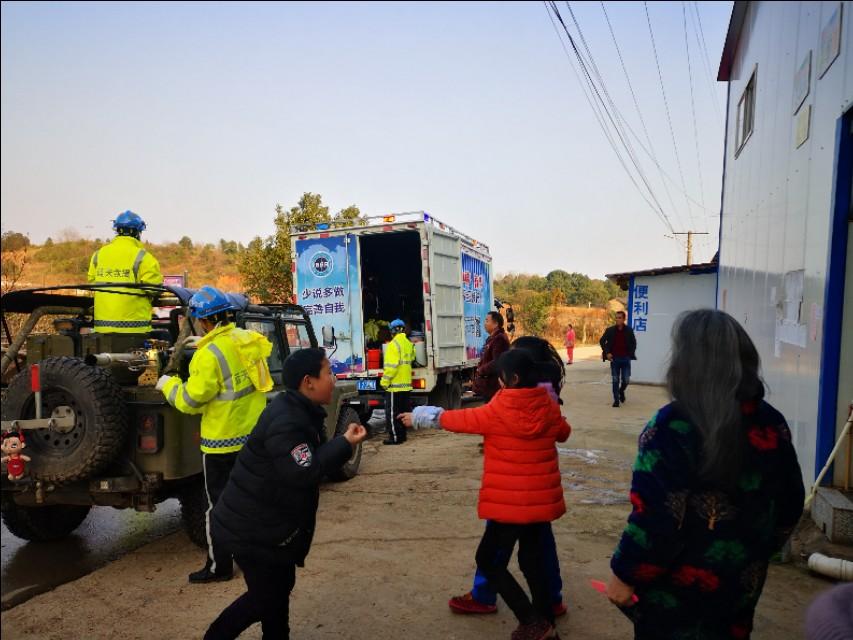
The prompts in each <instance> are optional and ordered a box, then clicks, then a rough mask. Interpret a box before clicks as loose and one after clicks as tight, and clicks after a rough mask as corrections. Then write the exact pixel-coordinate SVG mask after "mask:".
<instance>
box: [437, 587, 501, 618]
mask: <svg viewBox="0 0 853 640" xmlns="http://www.w3.org/2000/svg"><path fill="white" fill-rule="evenodd" d="M447 606H449V607H450V608H451V610H452V611H453V613H497V612H498V607H497V605H494V604H483V603H482V602H480V601H478V600H475V599H474V596H472V595H471V592H470V591H469V592H468V593H466V594H465V595H461V596H455V597H453V598H451V599H450V600H449V601H448V603H447Z"/></svg>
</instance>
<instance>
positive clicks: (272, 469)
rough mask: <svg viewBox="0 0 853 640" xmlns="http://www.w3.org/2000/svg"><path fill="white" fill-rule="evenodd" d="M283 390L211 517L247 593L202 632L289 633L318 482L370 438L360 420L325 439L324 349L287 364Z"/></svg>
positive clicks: (327, 377) (330, 379) (327, 388)
mask: <svg viewBox="0 0 853 640" xmlns="http://www.w3.org/2000/svg"><path fill="white" fill-rule="evenodd" d="M284 385H285V387H286V391H284V392H283V393H281V394H279V395H278V396H277V397H276V398H275V400H273V401H272V402H271V403H270V404H269V405H268V406H267V408H266V409H265V410H264V412H263V413H262V414H261V417H260V418H259V419H258V424H257V425H256V426H255V428H254V430H253V431H252V433H251V435H250V436H249V440H248V442H246V444H245V446H244V447H243V449H242V450H241V451H240V454H239V455H238V457H237V462H236V463H235V465H234V470H233V471H232V472H231V476H230V478H229V479H228V484H227V485H226V487H225V490H224V491H223V492H222V496H221V497H220V498H219V502H217V503H216V506H215V507H214V509H213V513H212V515H211V536H212V537H213V539H214V540H215V541H216V542H217V544H220V545H221V546H222V548H224V549H227V550H229V551H230V552H231V553H233V554H234V559H235V560H236V561H237V564H238V565H240V568H241V569H242V570H243V577H244V578H245V580H246V586H247V588H248V591H247V592H246V593H244V594H243V595H242V596H240V597H239V598H237V600H235V601H234V602H233V603H232V604H231V605H230V606H229V607H228V608H227V609H225V610H224V611H223V612H222V613H221V614H220V615H219V617H218V618H217V619H216V620H214V622H213V624H211V625H210V628H209V629H208V630H207V633H206V634H205V636H204V637H205V640H224V639H226V638H227V639H229V640H231V639H232V638H236V637H237V636H239V635H240V634H241V633H242V632H243V631H244V630H245V629H247V628H248V627H250V626H251V625H252V624H254V623H256V622H259V621H260V622H261V625H262V630H263V637H264V638H274V639H275V640H280V639H285V640H286V639H287V638H288V637H289V633H290V628H289V606H288V605H289V600H290V592H291V590H292V589H293V586H294V584H295V582H296V567H297V566H300V567H301V566H303V562H304V561H305V557H306V556H307V555H308V551H309V549H310V548H311V540H312V538H313V537H314V526H315V523H316V518H317V506H318V504H319V498H320V482H321V481H322V479H323V477H324V476H326V475H327V474H328V473H329V472H331V471H335V470H336V469H338V468H340V467H341V466H342V465H343V464H345V463H346V462H347V460H349V458H350V457H351V456H352V453H353V448H354V447H355V446H356V445H358V443H359V442H361V441H363V440H364V439H365V437H366V436H367V430H366V429H365V428H364V427H363V426H361V425H360V424H351V425H349V426H348V427H347V430H346V433H344V435H342V436H338V437H335V438H333V439H332V440H329V441H328V442H326V441H325V436H324V433H323V422H324V420H325V418H326V412H325V411H324V410H323V408H322V407H321V406H320V405H323V404H328V403H329V402H331V400H332V392H333V391H334V388H335V376H334V374H333V373H332V370H331V366H330V365H329V360H328V359H327V358H326V353H325V351H323V349H302V350H300V351H297V352H295V353H293V354H292V355H291V356H290V357H288V358H287V360H285V362H284Z"/></svg>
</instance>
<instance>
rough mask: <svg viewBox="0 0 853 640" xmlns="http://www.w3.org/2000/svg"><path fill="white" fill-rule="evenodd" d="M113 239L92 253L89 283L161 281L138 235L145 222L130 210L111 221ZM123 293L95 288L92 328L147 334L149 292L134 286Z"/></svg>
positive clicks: (103, 330)
mask: <svg viewBox="0 0 853 640" xmlns="http://www.w3.org/2000/svg"><path fill="white" fill-rule="evenodd" d="M113 229H114V230H115V232H116V237H115V239H114V240H113V241H112V242H110V243H109V244H107V245H104V246H103V247H101V248H100V249H98V250H97V251H95V253H93V254H92V258H91V260H89V274H88V279H89V282H92V283H106V282H110V283H112V282H115V283H142V284H153V285H160V284H163V275H162V274H161V273H160V264H159V263H158V262H157V259H156V258H155V257H154V256H153V255H151V254H150V253H149V252H148V251H147V250H146V249H145V247H144V246H143V245H142V242H141V241H140V239H139V237H140V235H141V234H142V232H143V231H144V230H145V222H144V221H143V220H142V218H140V217H139V216H138V215H136V214H135V213H133V211H125V212H124V213H122V214H119V215H118V216H117V217H116V219H115V220H113ZM115 290H116V291H126V293H110V292H108V291H95V331H99V332H102V333H148V332H149V331H151V300H152V299H153V298H154V295H153V294H147V293H145V292H143V291H140V290H138V289H122V288H120V287H116V289H115Z"/></svg>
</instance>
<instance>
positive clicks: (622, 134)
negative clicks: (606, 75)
mask: <svg viewBox="0 0 853 640" xmlns="http://www.w3.org/2000/svg"><path fill="white" fill-rule="evenodd" d="M550 5H551V10H552V11H553V12H554V14H555V15H556V17H557V19H558V20H559V21H560V24H561V25H562V27H563V30H564V31H565V33H566V36H567V37H568V39H569V44H570V45H571V46H572V49H573V51H574V53H575V56H576V57H577V59H578V63H579V64H580V66H581V68H582V70H583V71H584V74H585V76H586V79H587V82H588V83H589V85H590V87H591V89H592V90H593V92H594V95H595V96H596V97H597V98H598V100H599V102H600V103H601V107H602V109H603V111H604V113H605V115H606V116H607V118H608V120H609V121H610V124H611V126H612V127H613V129H614V131H615V133H616V136H617V137H618V138H619V141H620V142H621V143H622V146H623V147H624V148H625V151H626V152H627V154H628V158H629V159H630V160H631V163H632V164H633V165H634V169H635V170H636V172H637V174H638V176H639V178H640V180H642V182H643V184H644V185H645V187H646V189H647V190H648V192H649V196H650V197H651V199H652V200H653V201H654V203H655V205H656V206H657V210H658V211H659V212H660V215H661V216H662V217H663V220H664V221H665V224H666V225H667V227H669V228H670V229H671V228H672V223H671V221H670V220H669V217H668V216H667V215H666V213H665V212H664V210H663V207H662V206H661V204H660V202H659V201H658V199H657V196H656V195H655V193H654V190H653V189H652V187H651V184H650V183H649V181H648V178H647V177H646V175H645V172H644V171H643V169H642V167H641V165H640V163H639V161H638V160H637V157H636V154H635V152H634V150H633V147H632V146H631V144H630V140H629V139H628V136H627V134H626V133H625V132H624V131H623V130H622V127H621V126H620V121H619V117H618V116H617V117H616V118H614V116H613V114H612V113H611V111H610V110H608V108H607V105H606V104H605V103H604V99H603V98H602V97H601V92H600V91H599V89H598V87H597V86H596V84H595V81H594V80H593V78H592V75H591V74H590V72H589V67H588V65H587V63H586V61H585V60H584V57H583V54H581V52H580V51H579V49H578V47H577V44H576V43H575V41H574V38H573V37H572V34H571V33H570V32H569V29H568V27H567V26H566V23H565V21H564V20H563V17H562V15H560V10H559V9H558V8H557V5H556V3H555V2H553V1H552V2H550ZM566 6H567V7H568V10H569V13H570V14H571V15H572V19H573V20H574V23H575V27H576V28H577V29H578V34H579V36H580V38H581V42H582V44H583V45H584V48H585V49H586V52H587V55H588V56H589V58H590V65H589V66H591V67H592V68H593V71H594V72H595V74H596V77H597V78H598V81H599V83H600V84H601V85H602V87H601V90H602V91H603V92H604V94H605V96H606V97H607V102H608V103H609V104H610V107H611V109H612V110H613V111H614V112H618V110H617V109H616V105H615V104H614V103H613V100H612V99H611V98H610V94H609V92H608V91H607V86H606V84H605V83H604V79H603V77H602V76H601V74H600V72H598V67H597V65H596V64H595V60H594V58H593V56H592V52H591V51H590V49H589V46H588V45H587V43H586V39H585V38H584V36H583V32H582V30H581V28H580V25H579V24H578V22H577V18H575V16H574V13H573V12H572V8H571V5H570V4H569V3H568V2H566Z"/></svg>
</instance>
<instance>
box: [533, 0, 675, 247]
mask: <svg viewBox="0 0 853 640" xmlns="http://www.w3.org/2000/svg"><path fill="white" fill-rule="evenodd" d="M543 4H544V6H545V12H546V13H547V14H548V17H549V19H550V20H551V25H552V26H553V27H554V32H555V33H556V34H557V39H558V40H559V41H560V46H561V47H562V48H563V52H564V53H565V54H566V58H567V59H568V61H569V65H570V66H571V68H572V71H573V72H574V74H575V77H576V78H577V80H578V83H579V84H580V85H581V90H582V91H583V94H584V97H585V98H586V100H587V103H588V104H589V106H590V108H591V109H592V113H593V115H594V116H595V119H596V121H597V122H598V126H599V127H600V128H601V131H602V133H603V134H604V137H605V139H606V140H607V142H608V144H609V145H610V148H611V149H612V150H613V153H614V154H615V155H616V159H617V160H618V161H619V164H620V165H622V168H623V169H624V170H625V173H626V174H627V175H628V178H630V180H631V182H632V183H633V185H634V187H635V188H636V189H637V192H638V193H639V194H640V197H641V198H643V200H644V201H645V203H646V204H647V205H648V206H649V208H651V209H652V211H654V212H655V214H657V215H658V217H660V212H659V211H658V209H657V208H656V207H655V206H654V205H653V204H652V202H651V201H650V200H649V199H648V197H647V196H646V195H645V194H644V193H643V190H642V189H641V188H640V185H639V184H637V181H636V179H635V178H634V175H633V174H632V173H631V171H630V169H629V168H628V166H627V165H626V164H625V160H624V158H622V154H621V153H619V149H618V148H617V147H616V143H615V141H614V140H613V137H612V134H611V133H610V130H609V129H608V128H607V125H606V123H605V121H604V115H603V114H602V113H601V108H600V107H599V106H598V104H597V103H596V102H595V100H594V97H593V95H592V89H591V88H589V89H588V87H587V86H585V83H584V80H583V78H582V77H581V75H580V73H579V72H578V70H577V69H576V68H575V65H574V62H573V61H572V57H571V54H570V53H569V50H568V49H567V48H566V44H565V43H564V42H563V38H562V37H561V36H560V31H559V29H558V28H557V23H556V22H555V21H554V17H553V16H552V15H551V11H549V9H548V3H547V2H543ZM661 221H662V222H664V224H665V225H667V226H668V227H669V228H670V229H671V230H673V231H674V229H673V228H672V225H671V224H669V222H668V220H666V219H665V218H661Z"/></svg>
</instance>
